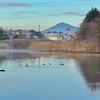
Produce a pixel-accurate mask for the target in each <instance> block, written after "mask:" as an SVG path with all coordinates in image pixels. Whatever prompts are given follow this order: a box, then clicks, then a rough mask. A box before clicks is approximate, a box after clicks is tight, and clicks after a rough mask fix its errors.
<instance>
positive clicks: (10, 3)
mask: <svg viewBox="0 0 100 100" xmlns="http://www.w3.org/2000/svg"><path fill="white" fill-rule="evenodd" d="M32 5H33V4H31V3H23V2H4V3H0V6H5V7H30V6H32Z"/></svg>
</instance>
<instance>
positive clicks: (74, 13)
mask: <svg viewBox="0 0 100 100" xmlns="http://www.w3.org/2000/svg"><path fill="white" fill-rule="evenodd" d="M62 14H65V15H75V16H85V14H82V13H80V12H73V11H72V12H71V11H70V12H63V13H62Z"/></svg>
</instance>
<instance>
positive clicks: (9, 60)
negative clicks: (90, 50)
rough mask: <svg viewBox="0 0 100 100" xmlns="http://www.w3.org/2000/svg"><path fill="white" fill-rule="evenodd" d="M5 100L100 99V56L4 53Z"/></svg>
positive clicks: (0, 87) (0, 85)
mask: <svg viewBox="0 0 100 100" xmlns="http://www.w3.org/2000/svg"><path fill="white" fill-rule="evenodd" d="M0 69H4V70H5V72H0V98H2V99H1V100H100V56H98V55H89V54H66V53H55V52H50V53H49V52H46V53H44V52H29V53H28V52H19V51H18V52H3V51H1V52H0Z"/></svg>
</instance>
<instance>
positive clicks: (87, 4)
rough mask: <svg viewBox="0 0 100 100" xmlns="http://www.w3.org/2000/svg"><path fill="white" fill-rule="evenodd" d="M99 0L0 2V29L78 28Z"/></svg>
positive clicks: (10, 0)
mask: <svg viewBox="0 0 100 100" xmlns="http://www.w3.org/2000/svg"><path fill="white" fill-rule="evenodd" d="M92 7H94V8H95V7H96V8H97V9H98V10H100V0H0V27H2V28H4V29H33V30H36V31H38V30H39V24H40V30H41V31H42V30H45V29H47V28H49V27H52V26H54V25H56V24H58V23H61V22H64V23H67V24H70V25H73V26H77V27H79V26H80V24H81V23H82V22H83V19H84V18H85V16H86V14H87V13H88V12H89V11H90V10H91V9H92Z"/></svg>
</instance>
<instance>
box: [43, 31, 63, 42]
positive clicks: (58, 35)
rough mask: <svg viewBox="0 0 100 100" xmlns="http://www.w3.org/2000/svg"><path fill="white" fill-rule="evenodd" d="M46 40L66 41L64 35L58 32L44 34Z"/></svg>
mask: <svg viewBox="0 0 100 100" xmlns="http://www.w3.org/2000/svg"><path fill="white" fill-rule="evenodd" d="M44 38H45V39H49V40H54V41H57V40H64V34H63V33H62V32H56V31H54V32H47V33H44Z"/></svg>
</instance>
